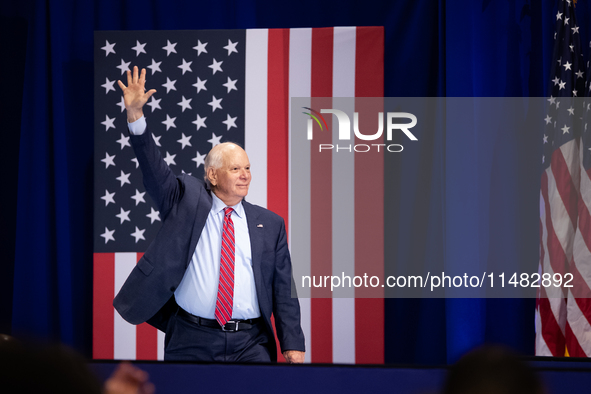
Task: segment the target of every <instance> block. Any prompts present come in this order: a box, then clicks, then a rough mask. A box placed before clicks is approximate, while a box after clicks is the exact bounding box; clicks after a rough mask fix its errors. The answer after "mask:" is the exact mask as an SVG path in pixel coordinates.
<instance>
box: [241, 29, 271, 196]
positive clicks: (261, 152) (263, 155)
mask: <svg viewBox="0 0 591 394" xmlns="http://www.w3.org/2000/svg"><path fill="white" fill-rule="evenodd" d="M268 43H269V31H268V30H267V29H249V30H246V65H245V73H246V76H245V82H244V83H245V93H244V95H245V102H244V110H245V111H244V112H245V114H244V147H245V149H246V151H247V152H248V158H249V160H250V166H251V169H252V171H253V177H252V181H251V183H250V188H249V190H248V201H249V202H251V203H253V204H257V205H260V206H262V207H265V208H266V207H267V68H268V67H267V65H268V63H267V59H268V55H267V51H268Z"/></svg>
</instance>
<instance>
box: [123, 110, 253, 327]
mask: <svg viewBox="0 0 591 394" xmlns="http://www.w3.org/2000/svg"><path fill="white" fill-rule="evenodd" d="M128 126H129V131H130V133H131V134H133V135H141V134H143V133H144V131H145V130H146V120H145V118H144V117H141V118H140V119H138V120H137V121H135V122H133V123H129V124H128ZM211 196H212V207H211V211H210V212H209V215H208V216H207V220H206V222H205V227H204V228H203V231H202V232H201V237H200V238H199V241H198V242H197V247H196V248H195V251H194V253H193V257H192V258H191V263H190V264H189V266H188V267H187V270H186V271H185V275H184V276H183V279H182V280H181V283H180V285H179V286H178V288H177V289H176V291H175V293H174V296H175V298H176V302H177V304H178V305H179V306H180V307H181V308H183V309H184V310H186V311H187V312H189V313H191V314H193V315H195V316H200V317H204V318H207V319H215V304H216V300H217V293H218V281H219V273H220V259H221V248H222V227H223V220H224V208H225V207H226V205H225V204H224V202H223V201H222V200H220V199H219V198H218V197H217V196H216V195H215V194H214V193H211ZM231 208H234V211H233V212H232V221H233V222H234V234H235V240H234V241H235V259H234V306H233V309H232V318H233V319H254V318H257V317H259V316H260V315H261V312H260V309H259V303H258V298H257V294H256V287H255V283H254V274H253V271H252V253H251V249H250V235H249V233H248V222H247V220H246V214H245V212H244V207H243V205H242V202H240V203H238V204H237V205H234V206H232V207H231Z"/></svg>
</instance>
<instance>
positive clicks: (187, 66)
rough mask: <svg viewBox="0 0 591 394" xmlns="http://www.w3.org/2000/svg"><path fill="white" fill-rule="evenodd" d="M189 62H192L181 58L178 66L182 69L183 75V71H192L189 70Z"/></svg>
mask: <svg viewBox="0 0 591 394" xmlns="http://www.w3.org/2000/svg"><path fill="white" fill-rule="evenodd" d="M191 63H193V62H187V61H185V59H183V63H182V64H181V65H180V66H178V67H179V68H180V69H181V70H183V75H185V72H193V70H191Z"/></svg>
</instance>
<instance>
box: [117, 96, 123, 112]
mask: <svg viewBox="0 0 591 394" xmlns="http://www.w3.org/2000/svg"><path fill="white" fill-rule="evenodd" d="M117 105H118V106H119V107H120V108H121V112H123V111H125V99H124V98H123V96H121V101H119V102H118V103H117Z"/></svg>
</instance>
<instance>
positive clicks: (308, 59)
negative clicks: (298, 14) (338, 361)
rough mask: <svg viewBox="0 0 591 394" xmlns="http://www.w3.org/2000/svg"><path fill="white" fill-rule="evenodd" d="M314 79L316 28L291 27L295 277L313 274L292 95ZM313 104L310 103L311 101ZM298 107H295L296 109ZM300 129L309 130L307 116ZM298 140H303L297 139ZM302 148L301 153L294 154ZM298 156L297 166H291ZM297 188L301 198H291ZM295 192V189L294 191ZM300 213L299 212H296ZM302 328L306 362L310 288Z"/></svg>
mask: <svg viewBox="0 0 591 394" xmlns="http://www.w3.org/2000/svg"><path fill="white" fill-rule="evenodd" d="M311 81H312V29H291V30H290V34H289V97H290V102H289V105H290V110H289V115H290V122H289V128H290V130H289V133H290V150H289V152H290V167H289V196H290V201H289V227H290V230H289V237H290V246H291V252H292V261H293V262H294V264H293V270H294V277H295V278H301V277H302V276H304V275H310V272H311V270H310V256H311V251H310V237H309V236H307V234H309V229H310V146H309V143H307V141H305V142H303V143H305V144H306V146H293V145H291V144H292V143H293V141H292V138H291V133H292V132H293V130H291V124H292V119H291V114H292V112H293V111H292V108H291V104H292V103H291V98H292V97H310V94H311ZM308 106H309V103H308ZM294 111H295V109H294ZM300 118H301V119H302V126H303V127H301V128H298V129H299V130H305V122H306V119H305V117H299V118H298V119H300ZM296 141H302V140H300V139H297V140H296ZM292 152H298V157H297V158H293V157H291V154H292ZM291 160H297V166H291ZM294 191H297V196H298V197H297V198H291V197H292V196H293V194H292V192H294ZM294 193H295V192H294ZM294 212H295V213H296V214H295V215H294V214H293V213H294ZM299 296H300V309H301V318H302V330H303V332H304V336H305V338H306V360H305V361H306V362H310V361H311V360H312V342H311V338H312V319H311V316H312V312H311V311H312V309H311V299H310V298H309V297H310V291H309V289H308V291H307V293H306V294H300V295H299Z"/></svg>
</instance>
